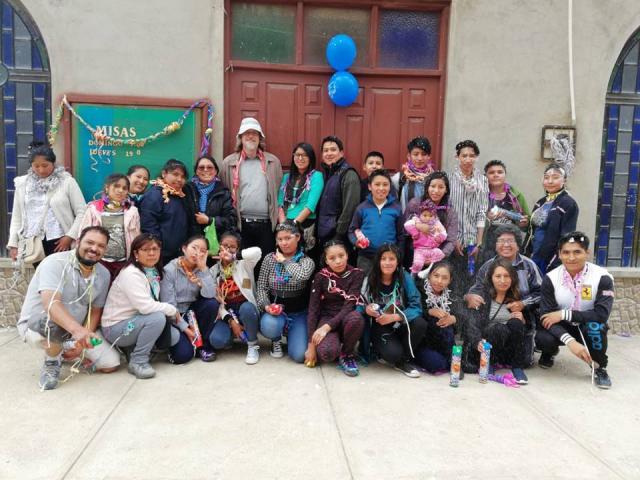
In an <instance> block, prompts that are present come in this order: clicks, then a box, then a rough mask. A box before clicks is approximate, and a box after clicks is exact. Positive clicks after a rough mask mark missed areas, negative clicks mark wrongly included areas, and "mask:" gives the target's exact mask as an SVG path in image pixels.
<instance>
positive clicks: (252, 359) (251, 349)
mask: <svg viewBox="0 0 640 480" xmlns="http://www.w3.org/2000/svg"><path fill="white" fill-rule="evenodd" d="M259 350H260V347H259V346H258V345H249V346H248V347H247V357H246V358H245V359H244V361H245V363H246V364H247V365H255V364H256V363H258V360H260V352H259Z"/></svg>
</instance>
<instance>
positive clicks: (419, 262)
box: [411, 247, 444, 273]
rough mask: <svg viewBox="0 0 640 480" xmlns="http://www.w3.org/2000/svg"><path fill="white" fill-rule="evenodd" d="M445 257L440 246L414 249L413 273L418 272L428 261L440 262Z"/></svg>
mask: <svg viewBox="0 0 640 480" xmlns="http://www.w3.org/2000/svg"><path fill="white" fill-rule="evenodd" d="M443 258H444V253H442V250H440V249H439V248H429V247H419V248H416V249H415V250H414V251H413V265H411V273H418V272H420V271H421V270H422V268H423V267H424V266H425V265H426V264H428V263H435V262H439V261H440V260H442V259H443Z"/></svg>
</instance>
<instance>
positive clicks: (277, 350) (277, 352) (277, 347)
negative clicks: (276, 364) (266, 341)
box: [270, 340, 284, 358]
mask: <svg viewBox="0 0 640 480" xmlns="http://www.w3.org/2000/svg"><path fill="white" fill-rule="evenodd" d="M270 355H271V356H272V357H273V358H282V357H283V356H284V353H283V352H282V341H281V340H274V341H273V342H271V353H270Z"/></svg>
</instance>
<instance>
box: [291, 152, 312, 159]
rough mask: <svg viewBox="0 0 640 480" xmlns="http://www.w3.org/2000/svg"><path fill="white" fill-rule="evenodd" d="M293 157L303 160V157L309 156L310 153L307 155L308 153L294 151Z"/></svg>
mask: <svg viewBox="0 0 640 480" xmlns="http://www.w3.org/2000/svg"><path fill="white" fill-rule="evenodd" d="M293 158H298V159H300V160H302V159H303V158H309V155H307V154H306V153H294V154H293Z"/></svg>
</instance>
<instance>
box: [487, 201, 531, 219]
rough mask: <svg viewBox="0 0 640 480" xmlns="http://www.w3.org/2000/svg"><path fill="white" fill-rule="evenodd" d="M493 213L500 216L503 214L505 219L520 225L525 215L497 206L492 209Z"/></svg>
mask: <svg viewBox="0 0 640 480" xmlns="http://www.w3.org/2000/svg"><path fill="white" fill-rule="evenodd" d="M491 213H493V214H494V215H498V214H499V213H502V214H503V215H504V216H505V217H507V218H508V219H509V220H511V221H512V222H515V223H520V220H522V219H523V218H524V215H521V214H519V213H518V212H514V211H513V210H505V209H504V208H500V207H499V206H497V205H494V206H493V208H492V209H491Z"/></svg>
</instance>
